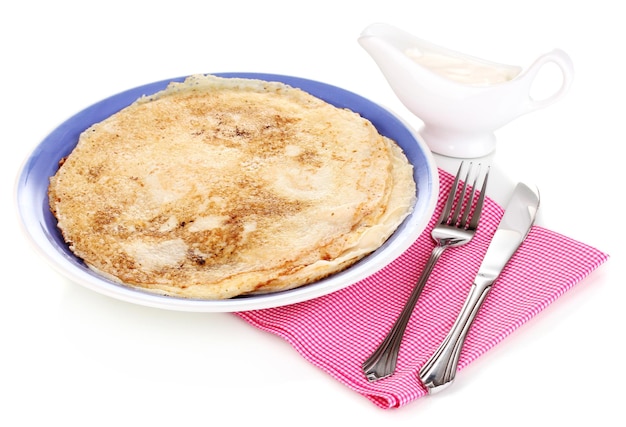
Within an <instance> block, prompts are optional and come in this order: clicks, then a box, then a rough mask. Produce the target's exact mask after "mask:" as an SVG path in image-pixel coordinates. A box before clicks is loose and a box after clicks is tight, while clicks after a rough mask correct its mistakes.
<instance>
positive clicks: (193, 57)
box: [0, 0, 626, 426]
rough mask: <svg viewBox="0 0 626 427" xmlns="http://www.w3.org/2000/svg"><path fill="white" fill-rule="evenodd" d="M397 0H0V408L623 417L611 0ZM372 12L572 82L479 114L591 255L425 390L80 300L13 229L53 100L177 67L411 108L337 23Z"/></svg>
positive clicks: (39, 416) (328, 421)
mask: <svg viewBox="0 0 626 427" xmlns="http://www.w3.org/2000/svg"><path fill="white" fill-rule="evenodd" d="M9 4H10V6H9ZM407 4H409V3H407V2H401V1H398V0H387V1H384V2H380V1H379V2H373V1H361V2H343V3H342V2H337V1H332V2H331V1H325V0H318V1H316V2H311V4H310V5H307V4H305V3H299V4H298V7H296V6H295V3H289V2H280V1H272V0H268V1H264V2H253V1H239V2H220V3H217V4H209V3H208V2H189V1H185V0H181V1H178V2H174V3H168V4H165V3H160V2H157V3H154V2H153V3H145V2H137V3H136V4H134V3H132V2H128V1H126V2H119V1H109V2H106V3H105V2H99V3H97V4H96V3H94V2H91V3H87V2H84V3H78V2H68V1H58V2H44V1H34V2H22V3H18V2H12V3H7V2H5V3H3V5H2V6H0V24H1V25H0V40H2V57H3V58H2V59H3V61H2V62H3V64H4V65H3V66H2V68H0V75H1V77H2V82H3V96H2V103H1V104H0V105H1V107H0V108H2V117H3V120H2V121H1V122H0V123H1V124H0V126H2V134H3V147H4V149H5V155H4V158H3V165H4V167H3V168H2V172H1V173H2V180H1V182H2V184H1V185H2V197H3V206H4V207H5V209H3V213H2V215H3V217H2V219H3V224H5V232H4V235H3V237H4V242H5V244H6V245H7V249H5V251H4V252H3V254H4V261H3V267H4V271H5V279H4V280H3V290H2V298H0V328H1V329H0V333H1V336H0V339H1V341H2V345H3V350H2V352H0V392H1V394H2V410H1V411H0V425H7V426H18V425H25V426H26V425H28V426H33V425H50V424H52V423H62V424H63V425H65V426H84V425H90V426H99V425H107V426H108V425H118V426H126V425H152V426H164V425H185V426H191V425H207V424H210V425H218V424H226V425H245V424H246V423H248V424H253V423H254V424H257V423H258V422H259V421H264V422H270V423H273V424H274V425H294V424H299V425H319V424H321V425H341V424H343V425H355V426H356V425H368V426H369V425H377V426H380V425H411V426H415V425H461V423H466V422H467V421H468V420H472V421H478V420H480V421H481V424H482V425H484V426H490V425H498V426H499V425H524V426H526V425H551V424H557V425H567V424H570V423H571V424H573V425H583V424H587V423H593V425H619V424H620V423H623V422H624V416H623V409H622V404H623V403H622V401H623V394H624V392H623V389H622V384H624V382H625V379H626V378H625V374H624V370H623V369H621V368H622V362H621V360H622V358H623V352H622V351H621V343H619V340H616V339H615V338H616V337H621V336H623V327H624V323H625V322H624V316H623V308H622V307H623V304H624V301H626V291H625V287H624V286H625V285H624V280H623V277H624V264H625V263H624V260H623V255H624V249H623V243H621V242H620V239H619V237H618V238H616V237H612V236H611V234H610V231H611V230H612V229H613V228H614V226H615V225H616V224H620V223H621V220H620V215H621V211H620V210H619V209H618V207H621V204H618V202H617V201H616V200H615V198H614V197H613V198H612V197H611V196H612V195H613V194H615V195H618V194H620V193H621V194H623V191H621V190H620V188H621V183H620V182H619V181H617V178H618V176H621V174H619V171H620V169H619V168H620V167H622V159H621V158H620V156H619V155H618V154H619V153H618V150H620V149H621V148H622V147H621V146H622V145H623V144H624V142H625V141H624V136H623V126H622V122H623V116H624V112H625V111H624V108H623V100H624V96H626V91H625V90H624V89H625V84H624V77H623V71H624V69H625V67H624V65H625V64H624V56H623V55H622V54H621V52H622V50H623V49H622V47H623V46H622V43H623V40H625V39H626V38H625V36H626V30H624V27H623V22H622V17H623V15H622V14H621V13H619V12H618V9H617V5H616V4H615V3H614V2H610V1H608V0H599V1H596V2H593V4H590V6H589V7H583V6H578V5H577V3H575V2H569V1H553V2H544V1H539V0H529V1H526V2H524V3H515V4H512V3H510V2H498V1H495V0H494V1H487V0H476V1H474V2H463V1H460V0H459V1H451V0H442V1H438V2H422V1H419V2H413V3H412V4H413V8H412V10H408V9H407V7H406V5H407ZM377 21H382V22H388V23H391V24H394V25H397V26H399V27H401V28H405V29H407V30H410V31H411V32H413V33H414V34H416V35H417V36H419V37H421V38H424V39H426V40H429V41H432V42H434V43H437V44H439V45H441V46H446V47H448V48H451V49H454V50H457V51H460V52H466V53H469V54H473V55H475V56H478V57H484V58H489V59H491V60H494V61H497V62H500V63H505V64H512V65H515V64H517V65H521V66H526V65H528V64H530V63H531V61H532V60H533V59H534V58H536V57H537V56H538V55H539V54H541V53H543V52H546V51H549V50H551V49H553V48H561V49H563V50H564V51H566V52H567V53H568V54H569V55H570V56H571V57H572V60H573V62H574V67H575V78H574V83H573V85H572V87H571V90H570V92H569V93H568V94H567V96H566V97H565V98H564V99H562V100H560V101H559V102H558V103H556V104H554V105H552V106H550V107H549V108H546V109H544V110H541V111H537V112H534V113H531V114H529V115H527V116H524V117H521V118H519V119H517V120H515V121H514V122H512V123H510V124H508V125H506V126H505V127H504V128H503V129H501V130H500V131H498V132H497V134H496V135H497V137H498V140H499V142H498V148H497V151H496V153H495V155H494V156H493V161H494V162H495V165H496V169H497V170H499V171H505V172H506V174H505V175H504V177H503V178H501V179H502V181H501V182H503V183H505V181H507V182H509V183H513V182H515V181H517V180H520V179H527V180H529V181H531V182H534V183H536V184H537V185H538V186H539V188H540V191H541V196H542V205H541V209H540V213H539V221H540V224H543V225H546V226H548V227H549V228H551V229H553V230H556V231H559V232H562V233H564V234H566V235H568V236H570V237H573V238H576V239H578V240H581V241H583V242H585V243H588V244H590V245H592V246H595V247H598V248H600V249H602V250H604V251H606V252H608V253H609V254H611V257H612V259H611V260H610V261H609V262H608V263H607V264H606V265H604V266H603V267H601V268H600V269H599V270H598V271H596V272H595V273H593V274H592V276H591V277H589V278H587V279H585V280H584V281H583V282H581V283H580V284H579V285H578V286H577V287H576V288H574V289H573V290H572V291H570V292H569V293H567V294H566V295H564V296H563V297H561V298H560V299H559V300H558V301H557V302H556V303H555V304H553V305H552V306H550V307H549V308H548V309H547V310H546V311H544V312H543V313H541V314H540V315H539V316H538V317H536V318H534V319H533V320H532V321H530V322H529V323H528V324H526V325H525V326H523V327H522V328H521V329H519V330H518V331H516V332H515V333H514V334H513V335H512V336H511V337H509V338H507V339H506V340H505V341H504V342H503V343H501V344H500V345H499V346H498V347H496V348H495V349H493V350H492V351H490V352H489V353H488V354H487V355H485V356H484V357H482V358H481V359H480V360H478V361H476V362H475V363H473V364H472V365H471V366H470V367H469V368H467V369H465V370H463V371H462V372H461V373H460V374H459V375H458V377H457V381H456V383H455V384H454V385H453V387H451V388H449V389H448V390H446V391H445V392H444V393H442V394H440V395H437V396H431V397H426V398H423V399H420V400H418V401H416V402H413V403H412V404H409V405H408V406H406V407H404V408H401V409H399V410H392V411H383V410H381V409H378V408H377V407H375V406H374V405H373V404H372V403H370V402H369V401H367V400H366V399H365V398H363V397H361V396H360V395H358V394H356V393H355V392H353V391H351V390H348V389H347V388H345V387H344V386H343V385H341V384H339V383H338V382H336V381H335V380H334V379H332V378H330V377H329V376H328V375H326V374H324V373H322V372H321V371H319V370H318V369H317V368H316V367H314V366H312V365H310V364H309V363H308V362H306V361H305V360H304V359H302V358H301V357H300V356H299V355H297V354H296V353H295V351H294V350H293V349H292V348H291V347H290V346H289V345H288V344H286V343H285V342H284V341H282V340H281V339H279V338H277V337H275V336H273V335H270V334H267V333H264V332H260V331H258V330H256V329H254V328H252V327H250V326H248V325H247V324H245V323H244V322H242V321H241V320H239V319H238V318H236V317H235V316H233V315H231V314H225V313H213V314H210V313H209V314H206V313H187V312H174V311H166V310H159V309H153V308H146V307H141V306H136V305H132V304H129V303H124V302H120V301H117V300H114V299H112V298H108V297H105V296H101V295H99V294H97V293H95V292H92V291H89V290H87V289H84V288H82V287H81V286H78V285H75V284H72V283H70V282H68V281H66V280H65V279H63V278H61V277H60V276H59V275H58V274H57V273H55V272H53V271H52V270H51V269H50V268H49V267H48V266H46V265H43V264H42V263H41V260H40V259H39V258H38V256H37V255H36V254H35V253H34V252H33V251H32V249H31V248H30V247H29V245H28V243H27V242H26V240H25V239H24V238H23V237H22V235H21V232H20V230H19V228H18V227H17V221H16V218H15V212H14V209H13V207H12V206H11V204H12V194H11V193H12V190H13V182H14V179H15V175H16V173H17V170H18V168H19V166H20V164H21V162H22V160H23V159H24V158H25V157H26V156H27V155H28V153H29V152H30V151H31V150H32V148H33V147H34V146H35V145H36V144H37V143H39V141H40V140H41V139H43V138H44V137H45V136H46V135H47V134H48V133H49V132H50V131H51V130H52V129H53V128H54V127H56V126H57V125H58V124H59V123H61V122H62V121H64V120H65V119H67V118H68V117H69V116H71V115H72V114H74V113H76V112H77V111H79V110H81V109H83V108H84V107H86V106H88V105H90V104H92V103H94V102H97V101H99V100H101V99H102V98H104V97H106V96H108V95H111V94H114V93H117V92H120V91H122V90H125V89H128V88H131V87H134V86H137V85H140V84H144V83H146V82H151V81H157V80H160V79H163V78H169V77H175V76H180V75H186V74H192V73H196V72H219V71H258V72H270V73H280V74H289V75H296V76H301V77H306V78H311V79H315V80H320V81H324V82H326V83H330V84H335V85H337V86H340V87H343V88H345V89H348V90H352V91H354V92H357V93H359V94H361V95H363V96H366V97H368V98H370V99H371V100H373V101H375V102H379V103H381V104H383V105H386V106H387V107H389V108H391V109H393V110H394V111H396V112H397V113H398V114H400V115H401V116H403V117H404V118H406V119H407V120H408V121H409V122H411V123H413V124H414V125H415V126H416V127H417V126H419V121H418V120H417V119H415V118H413V117H411V116H410V114H409V113H407V111H406V110H405V109H404V108H403V107H402V105H401V104H400V103H399V101H398V100H397V99H396V98H395V96H394V95H393V93H392V91H391V89H390V88H389V86H388V85H387V83H386V81H385V79H384V77H383V76H382V75H381V73H380V71H379V70H378V68H377V67H376V65H375V64H374V62H373V61H372V59H371V58H370V57H369V56H368V55H367V54H366V52H365V51H364V50H363V49H362V48H361V47H360V46H359V45H358V43H357V41H356V39H357V37H358V35H359V34H360V32H361V31H362V29H363V28H365V27H366V26H367V25H369V24H370V23H372V22H377ZM547 74H548V77H549V72H548V73H547ZM538 86H540V85H538ZM539 89H541V87H538V90H539ZM486 114H488V113H486ZM445 160H446V159H440V161H442V164H445V163H446V162H445ZM500 176H503V175H502V174H500ZM502 197H503V198H504V197H505V196H504V195H502ZM581 203H582V205H581ZM579 205H580V206H579Z"/></svg>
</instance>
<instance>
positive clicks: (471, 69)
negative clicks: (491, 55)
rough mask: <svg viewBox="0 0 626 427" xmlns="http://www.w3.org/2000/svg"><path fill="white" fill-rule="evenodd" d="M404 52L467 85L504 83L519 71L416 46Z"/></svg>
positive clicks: (420, 62)
mask: <svg viewBox="0 0 626 427" xmlns="http://www.w3.org/2000/svg"><path fill="white" fill-rule="evenodd" d="M405 54H406V55H407V56H408V57H409V58H411V59H412V60H413V61H415V62H416V63H417V64H419V65H421V66H423V67H425V68H428V69H429V70H430V71H432V72H434V73H436V74H438V75H440V76H442V77H445V78H447V79H449V80H453V81H455V82H458V83H463V84H466V85H469V86H489V85H493V84H498V83H505V82H507V81H509V80H512V79H514V78H515V77H516V76H517V75H518V74H519V73H520V69H519V68H518V67H511V66H506V65H498V64H492V63H488V62H483V61H480V60H478V59H471V58H467V57H459V56H450V55H445V54H443V53H438V52H433V51H428V50H422V49H418V48H410V49H407V50H406V51H405Z"/></svg>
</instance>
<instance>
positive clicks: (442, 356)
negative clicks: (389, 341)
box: [419, 183, 539, 394]
mask: <svg viewBox="0 0 626 427" xmlns="http://www.w3.org/2000/svg"><path fill="white" fill-rule="evenodd" d="M538 208H539V191H538V190H537V188H531V187H529V186H527V185H526V184H523V183H519V184H517V186H516V187H515V190H514V191H513V196H511V200H510V201H509V203H508V205H507V207H506V210H505V212H504V216H503V217H502V219H501V220H500V224H499V225H498V229H497V230H496V232H495V234H494V236H493V239H492V241H491V243H490V244H489V247H488V248H487V253H486V254H485V258H484V259H483V262H482V264H481V265H480V268H479V269H478V274H477V275H476V278H475V279H474V283H473V284H472V287H471V289H470V292H469V295H468V296H467V299H466V300H465V303H464V305H463V307H462V308H461V312H460V313H459V315H458V317H457V319H456V321H455V322H454V324H453V325H452V328H451V329H450V332H449V333H448V335H447V336H446V338H445V339H444V340H443V342H442V343H441V345H440V346H439V348H438V349H437V350H436V351H435V353H434V354H433V355H432V356H431V358H430V359H428V361H427V362H426V364H425V365H424V366H423V367H422V369H421V370H420V372H419V378H420V380H421V381H422V383H423V384H424V385H425V386H426V388H427V389H428V392H429V393H430V394H432V393H436V392H439V391H441V390H443V389H445V388H446V387H448V386H449V385H450V384H452V382H453V381H454V378H455V375H456V370H457V365H458V362H459V356H460V355H461V349H462V347H463V343H464V341H465V337H466V336H467V332H468V331H469V329H470V326H471V324H472V322H473V321H474V318H475V317H476V314H477V313H478V310H479V309H480V306H481V305H482V303H483V301H484V300H485V297H486V296H487V294H488V293H489V290H490V289H491V287H492V285H493V283H494V282H495V281H496V279H497V278H498V276H499V275H500V273H501V272H502V270H503V269H504V267H505V266H506V264H507V263H508V262H509V260H510V259H511V257H512V256H513V254H514V253H515V251H516V250H517V248H519V246H520V245H521V244H522V242H523V241H524V239H525V238H526V236H527V235H528V232H529V231H530V228H531V226H532V225H533V222H534V221H535V216H536V214H537V210H538Z"/></svg>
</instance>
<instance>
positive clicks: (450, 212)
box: [362, 163, 489, 382]
mask: <svg viewBox="0 0 626 427" xmlns="http://www.w3.org/2000/svg"><path fill="white" fill-rule="evenodd" d="M464 169H465V168H464V163H461V165H460V166H459V169H458V172H457V174H456V177H455V179H454V183H453V184H452V188H451V189H450V193H449V195H448V198H447V200H446V204H445V206H444V208H443V211H442V213H441V216H440V217H439V222H438V224H437V225H436V226H435V227H434V229H433V230H432V233H431V235H432V238H433V240H434V241H435V243H436V246H435V247H434V249H433V251H432V253H431V255H430V258H429V259H428V262H427V263H426V265H425V267H424V270H423V271H422V273H421V275H420V278H419V280H418V282H417V284H416V285H415V287H414V288H413V291H412V292H411V295H410V297H409V299H408V301H407V303H406V305H405V306H404V308H403V309H402V311H401V313H400V315H399V317H398V319H397V320H396V322H395V323H394V325H393V327H392V329H391V331H390V332H389V334H388V335H387V337H386V338H385V339H384V340H383V341H382V343H381V344H380V346H379V347H378V348H377V349H376V350H375V351H374V352H373V353H372V355H371V356H370V357H369V358H368V359H367V360H366V361H365V362H364V363H363V365H362V369H363V372H364V373H365V376H366V377H367V379H368V380H369V381H370V382H372V381H377V380H380V379H382V378H385V377H388V376H389V375H391V374H393V372H394V371H395V368H396V363H397V359H398V352H399V350H400V344H401V342H402V337H403V335H404V332H405V330H406V326H407V324H408V322H409V319H410V317H411V314H412V312H413V309H414V308H415V304H416V303H417V300H418V298H419V296H420V294H421V293H422V290H423V288H424V285H425V284H426V281H427V280H428V277H429V276H430V273H431V272H432V270H433V267H434V266H435V264H436V263H437V260H438V259H439V257H440V256H441V254H442V253H443V252H444V250H446V249H447V248H451V247H458V246H462V245H464V244H466V243H468V242H469V241H470V240H472V238H473V237H474V235H475V234H476V229H477V227H478V221H479V219H480V214H481V211H482V205H483V200H484V198H485V190H486V188H487V181H488V178H489V168H488V167H487V168H486V171H485V172H484V173H481V170H480V169H481V165H480V164H478V171H477V172H476V173H475V174H474V181H473V185H472V186H471V187H470V186H468V181H469V180H470V178H471V173H472V169H473V163H470V164H469V166H468V167H467V171H466V172H465V179H464V180H463V184H462V186H461V177H462V176H463V170H464ZM480 175H482V184H481V190H480V192H479V194H478V197H477V199H476V202H475V203H474V201H475V193H476V188H477V187H476V186H477V184H478V183H479V177H480ZM459 187H461V189H460V191H459Z"/></svg>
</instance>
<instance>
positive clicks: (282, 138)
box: [49, 75, 415, 299]
mask: <svg viewBox="0 0 626 427" xmlns="http://www.w3.org/2000/svg"><path fill="white" fill-rule="evenodd" d="M49 198H50V208H51V210H52V212H53V214H54V215H55V217H56V218H57V220H58V227H59V229H60V230H61V232H62V234H63V236H64V239H65V240H66V242H67V243H68V245H69V247H70V249H71V250H72V251H73V252H74V253H75V254H76V256H78V257H80V258H82V259H83V260H84V261H85V263H86V264H87V265H89V266H90V267H91V268H93V269H94V270H96V271H98V272H100V273H101V274H103V275H104V276H106V277H108V278H110V279H113V280H115V281H118V282H121V283H124V284H126V285H129V286H134V287H138V288H141V289H146V290H151V291H154V292H158V293H161V294H166V295H172V296H178V297H186V298H200V299H224V298H231V297H234V296H237V295H243V294H250V293H266V292H275V291H279V290H285V289H291V288H295V287H299V286H302V285H305V284H308V283H311V282H314V281H316V280H319V279H320V278H323V277H326V276H328V275H330V274H332V273H335V272H338V271H340V270H343V269H345V268H346V267H348V266H350V265H352V264H353V263H355V262H356V261H357V260H359V259H361V258H362V257H363V256H365V255H367V254H368V253H370V252H372V251H374V250H375V249H377V248H378V247H380V245H382V244H383V243H384V242H385V240H386V239H387V238H388V237H389V236H390V235H391V234H392V233H393V232H394V230H395V229H396V228H397V226H398V225H399V224H400V223H401V222H402V220H403V219H404V218H405V217H406V216H407V215H408V214H409V213H410V211H411V207H412V206H413V204H414V201H415V183H414V181H413V171H412V166H411V165H410V164H409V163H408V161H407V159H406V157H405V156H404V154H403V153H402V151H401V149H400V148H399V147H398V146H397V144H396V143H395V142H393V141H391V140H390V139H388V138H386V137H383V136H381V135H380V134H379V133H378V132H377V130H376V129H375V128H374V126H373V125H372V124H371V123H370V122H369V121H367V120H365V119H364V118H362V117H360V116H359V115H358V114H356V113H354V112H351V111H349V110H345V109H339V108H336V107H334V106H332V105H330V104H328V103H326V102H324V101H322V100H320V99H318V98H316V97H314V96H312V95H310V94H308V93H306V92H304V91H302V90H300V89H296V88H293V87H290V86H288V85H285V84H283V83H278V82H266V81H260V80H252V79H239V78H219V77H215V76H211V75H198V76H191V77H189V78H188V79H187V80H185V81H184V82H182V83H171V84H170V85H169V86H168V88H167V89H165V90H163V91H161V92H159V93H157V94H154V95H151V96H145V97H142V98H140V99H138V100H137V101H136V102H134V103H133V104H132V105H130V106H128V107H127V108H125V109H123V110H121V111H119V112H118V113H115V114H114V115H112V116H110V117H109V118H107V119H105V120H104V121H102V122H100V123H97V124H94V125H93V126H92V127H90V128H89V129H87V130H86V131H85V132H84V133H83V134H82V135H81V136H80V139H79V141H78V144H77V146H76V148H75V149H74V150H73V151H72V153H70V155H69V156H67V158H65V159H63V161H62V162H61V166H60V168H59V170H58V172H57V173H56V174H55V176H53V177H52V178H51V180H50V187H49Z"/></svg>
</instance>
